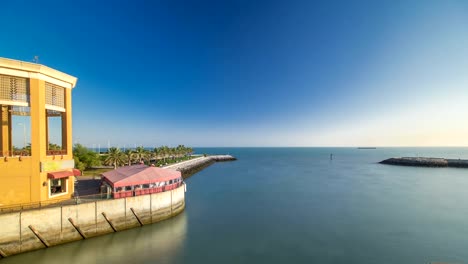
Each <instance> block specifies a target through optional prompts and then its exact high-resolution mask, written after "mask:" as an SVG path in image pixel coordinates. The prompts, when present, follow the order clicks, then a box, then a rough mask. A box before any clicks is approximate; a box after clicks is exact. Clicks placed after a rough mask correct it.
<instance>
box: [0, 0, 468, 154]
mask: <svg viewBox="0 0 468 264" xmlns="http://www.w3.org/2000/svg"><path fill="white" fill-rule="evenodd" d="M1 13H2V15H1V16H0V25H1V27H0V56H1V57H7V58H12V59H19V60H25V61H31V60H32V58H33V57H34V56H35V55H38V56H39V60H40V63H41V64H44V65H47V66H50V67H53V68H56V69H58V70H61V71H63V72H66V73H69V74H71V75H73V76H76V77H78V79H79V80H78V84H77V86H76V88H75V89H74V90H73V132H74V134H73V138H74V141H75V142H80V143H82V144H85V145H87V146H92V145H93V144H96V145H97V144H101V146H106V145H107V142H108V141H110V143H111V145H119V146H124V145H126V146H134V145H135V144H136V145H144V146H148V147H150V146H155V145H162V144H168V145H177V144H185V145H190V146H468V1H450V0H440V1H430V0H420V1H417V0H415V1H407V0H405V1H394V0H392V1H323V2H319V1H308V0H304V1H291V0H288V1H261V0H255V1H251V0H246V1H203V0H198V1H178V0H168V1H94V0H93V1H44V0H41V1H4V2H2V4H1ZM18 129H20V128H18Z"/></svg>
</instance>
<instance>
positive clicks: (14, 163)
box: [0, 157, 32, 206]
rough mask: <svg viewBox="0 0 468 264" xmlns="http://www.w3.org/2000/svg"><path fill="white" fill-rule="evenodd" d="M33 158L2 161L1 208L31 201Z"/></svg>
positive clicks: (0, 179) (0, 177) (0, 176)
mask: <svg viewBox="0 0 468 264" xmlns="http://www.w3.org/2000/svg"><path fill="white" fill-rule="evenodd" d="M31 164H32V159H31V157H21V161H20V160H19V157H10V158H7V161H5V159H4V158H1V159H0V171H1V173H0V206H5V205H11V204H20V203H28V202H29V201H30V198H31V197H30V192H31V184H30V172H31Z"/></svg>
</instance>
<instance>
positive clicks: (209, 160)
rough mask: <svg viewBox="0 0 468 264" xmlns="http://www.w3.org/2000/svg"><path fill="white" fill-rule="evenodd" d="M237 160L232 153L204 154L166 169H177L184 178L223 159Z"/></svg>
mask: <svg viewBox="0 0 468 264" xmlns="http://www.w3.org/2000/svg"><path fill="white" fill-rule="evenodd" d="M234 160H237V159H236V158H235V157H233V156H231V155H212V156H206V157H205V156H202V157H199V158H195V159H191V160H187V161H184V162H180V163H176V164H173V165H168V166H165V167H164V168H166V169H172V170H177V171H180V172H181V173H182V176H183V177H184V178H188V177H190V176H191V175H193V174H195V173H197V172H199V171H201V170H202V169H204V168H206V167H208V166H210V165H211V164H213V163H215V162H223V161H234Z"/></svg>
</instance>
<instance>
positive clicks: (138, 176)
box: [102, 165, 182, 188]
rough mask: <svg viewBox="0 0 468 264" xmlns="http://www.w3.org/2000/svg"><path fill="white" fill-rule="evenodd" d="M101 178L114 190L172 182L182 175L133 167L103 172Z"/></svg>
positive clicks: (178, 172)
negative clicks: (116, 188)
mask: <svg viewBox="0 0 468 264" xmlns="http://www.w3.org/2000/svg"><path fill="white" fill-rule="evenodd" d="M102 176H104V178H103V180H105V181H106V182H107V183H109V184H110V185H111V186H112V187H113V188H115V187H123V186H132V185H140V184H149V183H156V182H164V181H169V180H174V179H178V178H181V177H182V174H181V172H180V171H175V170H170V169H162V168H158V167H148V166H146V165H133V166H124V167H120V168H118V169H115V170H112V171H108V172H104V173H103V174H102Z"/></svg>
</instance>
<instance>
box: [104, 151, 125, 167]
mask: <svg viewBox="0 0 468 264" xmlns="http://www.w3.org/2000/svg"><path fill="white" fill-rule="evenodd" d="M125 161H126V159H125V154H124V153H123V152H122V151H121V150H120V149H119V148H115V147H112V148H110V149H109V151H108V153H107V158H106V160H105V163H106V164H108V165H113V166H114V169H117V166H120V165H122V164H125Z"/></svg>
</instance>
